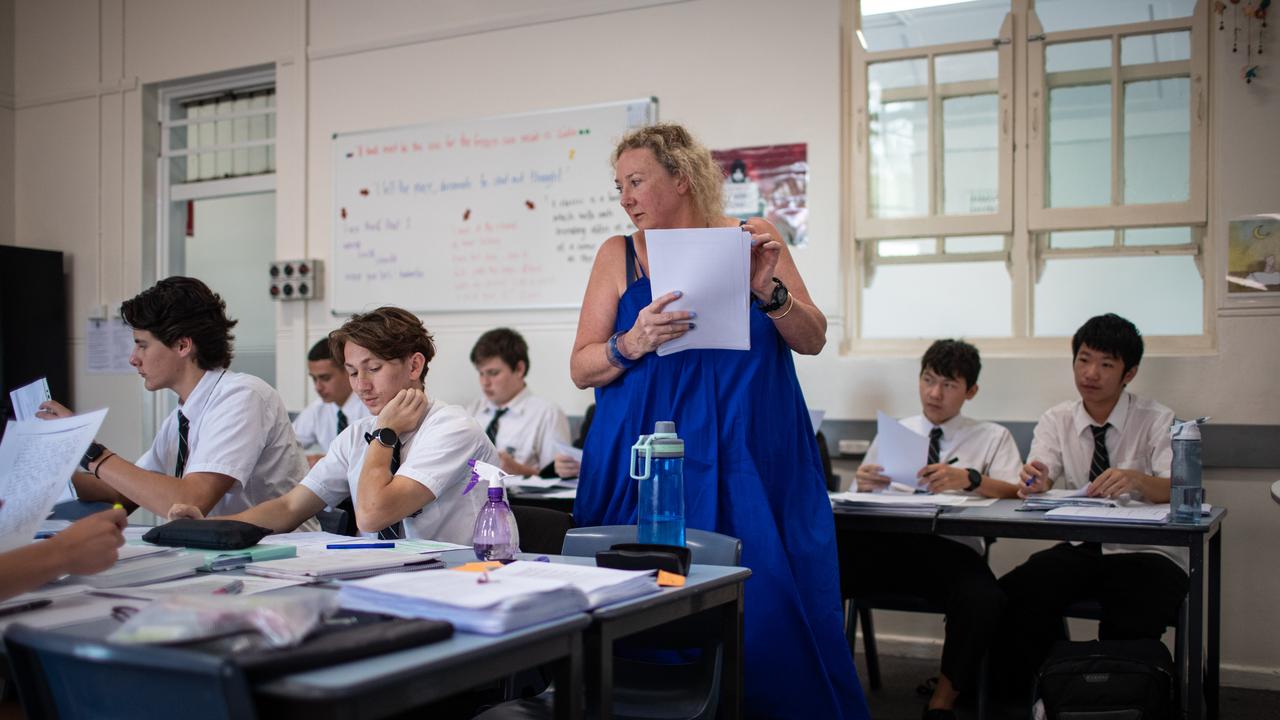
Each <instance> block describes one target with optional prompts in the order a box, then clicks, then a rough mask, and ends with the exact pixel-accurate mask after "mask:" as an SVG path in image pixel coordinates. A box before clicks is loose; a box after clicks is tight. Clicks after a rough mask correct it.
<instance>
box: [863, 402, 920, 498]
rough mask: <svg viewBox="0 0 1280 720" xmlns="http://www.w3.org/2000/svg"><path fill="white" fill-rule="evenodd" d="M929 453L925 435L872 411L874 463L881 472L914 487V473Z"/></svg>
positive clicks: (915, 482)
mask: <svg viewBox="0 0 1280 720" xmlns="http://www.w3.org/2000/svg"><path fill="white" fill-rule="evenodd" d="M928 456H929V438H927V437H925V436H923V435H920V434H918V433H916V432H915V431H913V430H911V429H909V428H907V426H905V425H903V424H902V423H900V422H898V421H897V420H895V419H893V418H891V417H889V416H888V415H885V414H884V413H883V412H881V411H879V410H877V411H876V464H878V465H880V466H882V467H883V468H884V470H881V471H880V474H881V475H884V476H885V477H887V478H889V479H890V480H892V481H893V482H895V483H902V484H903V485H907V486H910V487H911V488H916V487H918V482H919V481H918V479H917V478H916V473H918V472H920V468H922V467H924V465H925V459H926V458H928Z"/></svg>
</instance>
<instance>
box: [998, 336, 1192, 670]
mask: <svg viewBox="0 0 1280 720" xmlns="http://www.w3.org/2000/svg"><path fill="white" fill-rule="evenodd" d="M1071 351H1072V358H1073V360H1072V368H1073V374H1074V376H1075V384H1076V390H1077V392H1079V394H1080V398H1079V399H1078V400H1070V401H1067V402H1064V403H1061V404H1059V405H1055V406H1054V407H1052V408H1049V409H1048V410H1047V411H1045V413H1044V414H1043V415H1042V416H1040V421H1039V422H1038V423H1037V424H1036V429H1035V436H1034V439H1033V440H1032V442H1031V452H1030V453H1029V454H1028V456H1027V464H1026V465H1024V466H1023V468H1022V470H1021V472H1020V477H1021V480H1022V482H1023V486H1022V487H1021V488H1020V490H1019V493H1020V494H1022V495H1024V496H1025V495H1027V494H1030V493H1040V492H1044V491H1046V490H1048V489H1050V488H1054V487H1057V488H1066V489H1072V490H1074V489H1079V488H1086V494H1087V495H1089V496H1091V497H1109V498H1118V499H1122V500H1141V501H1146V502H1152V503H1166V502H1169V490H1170V487H1169V466H1170V463H1171V461H1172V457H1173V453H1172V451H1171V449H1170V445H1169V426H1170V424H1172V422H1173V411H1172V410H1170V409H1169V408H1167V407H1165V406H1163V405H1161V404H1160V403H1158V402H1155V401H1152V400H1147V399H1144V398H1140V397H1138V396H1137V395H1134V394H1133V393H1131V392H1128V391H1127V390H1125V387H1126V386H1127V385H1128V384H1129V383H1130V382H1132V381H1133V378H1134V376H1136V375H1137V374H1138V363H1139V362H1140V361H1141V360H1142V351H1143V343H1142V336H1141V335H1140V334H1139V333H1138V329H1137V328H1136V327H1135V326H1134V325H1133V323H1131V322H1129V321H1128V320H1126V319H1124V318H1122V317H1120V316H1118V315H1114V314H1107V315H1100V316H1097V317H1094V318H1090V319H1089V320H1088V321H1087V322H1086V323H1085V324H1084V325H1082V326H1081V327H1080V329H1079V330H1077V331H1076V334H1075V336H1074V337H1073V338H1072V340H1071ZM1186 567H1187V557H1186V551H1185V550H1182V551H1178V550H1176V549H1170V548H1158V547H1150V546H1133V545H1103V546H1099V545H1098V543H1070V542H1064V543H1059V544H1058V545H1055V546H1054V547H1052V548H1049V549H1048V550H1043V551H1041V552H1038V553H1035V554H1034V555H1032V556H1031V557H1030V558H1029V559H1028V560H1027V561H1026V562H1025V563H1023V564H1022V565H1019V566H1018V567H1016V568H1014V569H1013V570H1011V571H1010V572H1009V573H1007V574H1006V575H1005V576H1004V577H1002V578H1000V586H1001V588H1002V589H1003V590H1004V591H1005V594H1006V596H1007V597H1008V600H1009V605H1008V611H1007V613H1006V616H1005V629H1004V631H1003V632H1002V633H1001V635H1002V638H1001V647H1002V653H1005V654H1006V657H1005V658H1004V659H1005V660H1007V661H1008V662H1009V663H1010V667H1011V670H1010V672H1013V673H1019V674H1021V673H1025V672H1032V671H1034V670H1035V669H1036V668H1038V667H1040V663H1041V662H1042V661H1043V660H1044V658H1045V657H1046V656H1047V655H1048V653H1049V650H1050V649H1051V647H1052V645H1053V642H1054V641H1055V640H1060V639H1063V637H1062V612H1063V610H1065V609H1066V608H1067V606H1068V605H1070V604H1071V603H1073V602H1076V601H1078V600H1083V599H1093V600H1098V601H1099V602H1100V603H1101V604H1102V621H1101V623H1100V624H1099V627H1098V636H1099V638H1101V639H1104V640H1106V639H1136V638H1159V637H1160V636H1161V635H1162V634H1163V633H1164V629H1165V626H1166V625H1167V624H1169V623H1172V622H1173V621H1174V620H1175V619H1176V617H1177V612H1178V609H1179V606H1180V605H1181V604H1182V599H1183V598H1184V597H1185V596H1186V594H1187V587H1188V580H1187V573H1186ZM1020 679H1021V680H1023V681H1026V680H1029V677H1023V678H1020ZM1015 680H1016V679H1015Z"/></svg>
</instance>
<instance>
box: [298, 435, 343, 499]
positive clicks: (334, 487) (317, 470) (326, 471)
mask: <svg viewBox="0 0 1280 720" xmlns="http://www.w3.org/2000/svg"><path fill="white" fill-rule="evenodd" d="M352 432H353V431H352V429H351V428H350V427H348V428H347V429H346V430H343V431H342V434H340V435H338V437H336V438H334V439H333V442H332V443H330V445H329V452H327V453H325V455H324V457H322V458H320V461H319V462H317V463H316V464H315V466H314V467H312V468H311V470H310V471H309V472H308V473H307V476H306V477H304V478H302V482H301V483H299V484H300V485H302V486H303V487H305V488H307V489H308V490H310V491H311V492H313V493H315V494H316V496H317V497H319V498H320V499H321V500H323V501H324V503H325V505H328V506H329V507H333V506H335V505H337V504H338V503H340V502H342V501H343V500H345V499H347V498H348V497H350V495H351V485H350V483H348V481H347V476H348V473H349V472H350V469H351V456H352V455H353V452H352V449H351V438H350V437H349V436H350V435H351V433H352Z"/></svg>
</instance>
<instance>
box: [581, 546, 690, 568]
mask: <svg viewBox="0 0 1280 720" xmlns="http://www.w3.org/2000/svg"><path fill="white" fill-rule="evenodd" d="M692 557H693V556H692V553H690V551H689V548H687V547H680V546H678V545H655V544H649V543H618V544H617V545H614V546H613V547H611V548H609V549H608V550H601V551H599V552H597V553H596V565H598V566H600V567H607V568H613V569H615V570H666V571H667V572H672V573H675V574H677V575H688V574H689V565H690V563H691V561H692Z"/></svg>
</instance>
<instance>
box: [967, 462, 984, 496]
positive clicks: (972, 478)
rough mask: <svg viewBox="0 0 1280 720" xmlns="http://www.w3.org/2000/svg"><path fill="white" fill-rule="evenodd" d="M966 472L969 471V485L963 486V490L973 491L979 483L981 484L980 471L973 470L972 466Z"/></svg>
mask: <svg viewBox="0 0 1280 720" xmlns="http://www.w3.org/2000/svg"><path fill="white" fill-rule="evenodd" d="M968 473H969V487H967V488H965V490H967V491H969V492H973V491H974V490H977V489H978V486H979V485H981V484H982V473H980V472H978V471H977V470H974V469H973V468H969V469H968Z"/></svg>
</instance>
